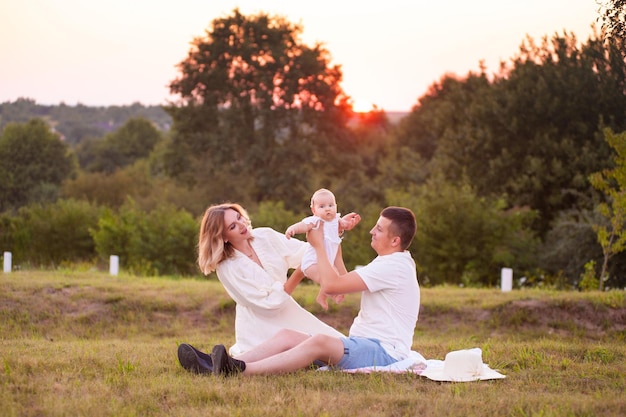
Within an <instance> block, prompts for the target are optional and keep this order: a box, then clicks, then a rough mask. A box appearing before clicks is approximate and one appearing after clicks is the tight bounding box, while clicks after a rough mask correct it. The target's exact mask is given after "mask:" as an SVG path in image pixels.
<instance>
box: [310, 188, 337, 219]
mask: <svg viewBox="0 0 626 417" xmlns="http://www.w3.org/2000/svg"><path fill="white" fill-rule="evenodd" d="M311 211H312V212H313V214H314V215H315V216H317V217H321V218H322V219H324V220H327V221H328V220H333V219H334V218H335V217H337V203H336V201H335V195H334V194H333V193H332V192H330V190H327V189H326V188H320V189H319V190H317V191H316V192H315V193H313V197H311Z"/></svg>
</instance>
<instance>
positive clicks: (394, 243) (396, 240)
mask: <svg viewBox="0 0 626 417" xmlns="http://www.w3.org/2000/svg"><path fill="white" fill-rule="evenodd" d="M399 244H400V236H395V237H394V238H393V239H391V246H394V247H395V246H398V245H399Z"/></svg>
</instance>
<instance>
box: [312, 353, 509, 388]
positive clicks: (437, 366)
mask: <svg viewBox="0 0 626 417" xmlns="http://www.w3.org/2000/svg"><path fill="white" fill-rule="evenodd" d="M454 354H461V355H463V356H464V357H466V358H467V361H470V363H467V361H465V360H463V362H464V363H461V364H459V363H456V364H454V365H455V366H453V368H456V370H457V371H461V374H458V373H457V374H456V375H455V376H449V375H447V374H446V369H445V363H446V362H445V361H443V360H439V359H426V358H424V356H422V355H421V354H420V353H419V352H416V351H411V353H410V354H409V356H408V357H407V358H406V359H404V360H401V361H398V362H395V363H392V364H391V365H387V366H366V367H363V368H357V369H343V370H342V371H343V372H348V373H352V374H356V373H363V374H369V373H372V372H390V373H396V374H403V373H413V374H417V375H422V374H423V375H422V376H425V377H427V378H430V379H433V380H435V381H450V382H468V381H477V380H487V379H502V378H506V376H505V375H502V374H501V373H499V372H497V371H495V370H493V369H491V368H489V365H487V364H485V363H482V359H479V358H481V357H482V352H481V350H480V349H479V348H473V349H465V350H463V351H453V352H450V353H449V355H454ZM468 355H475V356H476V357H474V358H471V359H470V358H469V356H468ZM447 356H448V355H446V360H447ZM457 357H459V356H457ZM472 363H473V365H472ZM449 366H450V365H449ZM328 369H330V368H329V367H328V366H324V367H322V368H320V370H328ZM426 369H428V371H427V372H424V371H426ZM453 371H454V369H453Z"/></svg>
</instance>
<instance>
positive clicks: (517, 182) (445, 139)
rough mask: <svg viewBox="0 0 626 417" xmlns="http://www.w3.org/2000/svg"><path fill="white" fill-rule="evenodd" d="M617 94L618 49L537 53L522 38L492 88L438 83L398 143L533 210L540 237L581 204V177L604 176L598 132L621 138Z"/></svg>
mask: <svg viewBox="0 0 626 417" xmlns="http://www.w3.org/2000/svg"><path fill="white" fill-rule="evenodd" d="M625 92H626V61H624V59H623V56H622V55H621V52H620V51H619V49H618V48H617V47H616V44H614V43H610V44H607V43H605V42H603V41H602V40H601V39H598V38H597V37H591V38H590V39H589V40H588V41H587V43H585V44H583V45H578V42H577V40H576V38H575V37H574V35H567V34H564V35H563V36H561V35H554V36H553V37H552V38H550V39H548V38H547V37H546V38H544V39H543V40H542V42H541V43H540V44H536V43H535V42H534V41H533V40H532V39H530V38H529V39H527V40H526V42H524V43H523V44H522V46H521V47H520V52H519V55H518V56H517V57H515V58H514V59H513V60H512V61H511V63H510V64H508V65H507V64H505V63H503V64H502V68H501V70H500V72H499V73H498V74H495V75H494V77H493V79H491V80H490V79H489V78H488V77H487V76H486V75H484V74H472V73H470V74H468V76H467V77H466V78H465V79H459V78H453V77H450V76H446V77H444V79H443V80H442V81H441V82H440V83H439V84H438V85H435V86H434V87H433V88H432V89H431V91H430V92H429V94H428V95H427V96H426V97H424V98H422V99H420V102H419V105H418V106H416V107H415V108H414V109H413V111H412V114H411V116H409V117H408V118H407V122H406V123H405V124H404V125H403V127H404V133H403V135H402V136H401V139H402V140H403V141H404V142H405V143H406V144H407V145H408V146H411V147H413V148H414V149H432V148H433V145H429V144H431V143H432V142H433V140H432V138H433V137H434V138H436V142H435V144H434V153H433V156H432V161H431V170H432V171H437V172H440V173H443V174H444V175H445V177H446V179H448V180H450V181H460V180H461V179H462V178H467V179H468V180H469V181H470V183H471V184H472V185H473V186H474V187H475V188H476V192H477V193H478V194H479V195H481V196H496V197H497V196H502V195H504V196H506V200H507V201H508V202H509V203H510V204H511V206H513V207H515V206H516V207H525V206H528V207H530V208H532V209H535V210H538V211H539V214H540V216H538V217H537V219H536V223H535V225H534V228H535V230H536V231H537V232H539V233H540V236H541V237H545V235H546V233H547V231H548V230H549V229H550V227H551V224H552V221H553V220H554V219H555V218H556V216H557V213H558V212H559V211H561V210H566V209H570V208H572V207H574V206H576V205H578V204H582V203H583V201H582V200H580V199H579V198H578V196H579V195H581V194H585V193H587V192H588V191H589V190H590V188H591V187H590V185H589V182H588V179H587V178H588V176H589V174H591V173H592V172H596V171H598V170H601V169H603V168H605V167H606V166H607V161H608V155H609V147H608V145H607V144H606V142H605V141H604V140H603V139H602V137H601V135H600V134H599V131H598V129H599V126H608V127H612V128H614V129H616V130H619V131H621V130H623V129H625V128H626V119H625V118H624V114H625V112H626V94H625ZM426 145H429V146H426ZM426 155H427V153H424V156H426ZM583 208H584V207H583ZM588 208H591V207H588Z"/></svg>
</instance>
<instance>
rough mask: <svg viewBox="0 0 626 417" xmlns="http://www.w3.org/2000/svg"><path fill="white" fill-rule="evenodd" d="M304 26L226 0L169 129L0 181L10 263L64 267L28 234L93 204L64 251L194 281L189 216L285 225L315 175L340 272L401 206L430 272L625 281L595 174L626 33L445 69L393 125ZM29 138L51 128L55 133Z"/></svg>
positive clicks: (423, 273) (120, 135)
mask: <svg viewBox="0 0 626 417" xmlns="http://www.w3.org/2000/svg"><path fill="white" fill-rule="evenodd" d="M301 32H302V27H300V26H299V25H296V24H293V23H291V22H289V21H287V20H285V19H284V18H282V17H279V16H270V15H267V14H265V13H259V14H256V15H250V16H246V15H243V14H241V13H240V12H239V11H238V10H237V9H235V10H234V11H233V12H232V13H231V14H229V15H227V16H224V17H221V18H217V19H215V20H214V21H213V22H212V24H211V26H210V27H209V28H208V29H207V31H206V33H205V35H204V36H203V37H198V38H196V39H194V40H193V42H192V46H191V48H190V50H189V52H188V55H187V57H186V58H185V59H184V60H183V61H181V62H180V63H179V65H178V68H179V73H178V76H177V78H176V79H174V80H172V82H171V84H170V89H171V92H172V93H173V94H174V95H175V96H176V97H178V100H176V101H175V102H173V103H171V104H170V105H168V106H166V107H164V109H163V110H164V111H165V112H167V114H168V115H169V117H170V118H171V122H172V124H171V128H170V129H169V130H167V131H163V130H160V129H159V128H158V126H156V125H155V124H154V122H152V121H150V120H149V119H147V118H145V117H139V118H131V119H127V120H126V122H125V123H124V124H123V125H121V126H120V127H119V128H117V129H116V130H114V131H111V132H109V133H106V134H103V135H101V136H99V137H92V138H89V139H86V140H83V141H81V142H80V143H76V144H70V143H67V142H65V143H64V144H63V146H64V148H63V149H64V150H63V152H62V153H57V154H56V156H55V158H56V159H57V160H59V161H65V162H64V164H66V165H67V166H69V167H73V168H72V169H69V170H68V172H66V173H64V174H63V175H62V177H63V178H62V179H50V178H44V177H41V178H43V179H39V177H37V176H36V175H35V171H36V170H34V169H33V172H32V173H31V174H28V175H32V177H31V178H33V180H32V181H30V183H29V182H28V181H18V182H14V188H16V189H20V187H21V186H22V185H23V189H21V190H20V192H21V194H20V195H21V197H20V198H19V199H18V198H16V197H14V195H16V194H15V193H13V194H11V193H9V192H7V191H6V189H7V187H2V186H0V193H1V194H0V203H1V207H2V210H3V211H4V214H3V215H2V223H0V227H2V235H1V236H2V237H0V243H2V244H3V247H5V248H6V247H8V248H10V247H16V246H19V245H18V243H17V242H22V243H20V244H21V245H23V246H22V247H23V248H25V249H24V251H23V252H20V251H16V253H17V255H16V256H15V257H16V259H17V260H18V261H19V260H22V261H24V262H32V263H48V264H57V263H59V262H61V261H63V260H62V259H59V258H58V257H50V258H46V259H37V258H36V257H35V256H34V255H32V254H30V251H29V250H28V249H27V248H28V247H29V246H28V243H27V242H28V237H24V236H23V235H25V234H26V233H25V232H24V233H23V235H20V236H22V237H20V238H19V239H18V235H19V230H26V229H27V228H26V226H25V224H26V223H27V220H26V219H32V218H34V217H33V216H35V217H36V216H37V215H39V216H48V217H50V218H54V217H55V216H54V215H53V214H52V213H47V214H44V213H45V210H57V211H63V210H65V211H68V210H69V211H72V210H74V211H81V212H82V211H85V212H86V213H85V214H84V216H83V218H85V219H91V220H90V221H91V223H89V221H87V220H85V225H84V226H82V225H80V227H79V225H77V226H76V227H74V228H73V231H72V232H76V233H78V232H79V230H83V232H82V233H86V235H87V236H89V237H90V239H91V246H90V247H91V249H90V251H91V252H89V255H88V256H87V255H85V254H82V255H80V256H78V255H76V256H75V257H73V260H74V261H76V260H77V259H85V258H90V257H91V258H98V257H99V258H100V259H101V260H102V259H107V258H108V255H110V254H111V253H112V252H117V253H122V254H123V257H122V264H123V262H124V260H126V261H127V264H132V265H133V266H132V268H134V269H135V270H138V271H139V270H145V271H153V272H155V273H181V274H191V273H196V269H194V260H195V247H194V245H193V242H194V240H195V238H196V237H195V234H196V233H197V230H195V229H197V226H198V218H199V216H201V214H202V213H203V211H204V209H205V208H206V207H207V206H208V205H210V204H213V203H220V202H223V201H237V202H240V203H242V204H243V205H244V206H245V207H246V208H248V210H249V211H250V213H251V214H252V217H253V224H254V225H255V226H270V227H274V228H276V229H277V230H279V231H282V230H284V228H285V227H286V226H287V225H288V224H290V222H292V221H295V220H297V219H299V218H300V217H302V216H304V215H307V214H308V200H309V198H310V195H311V194H312V193H313V191H315V190H316V189H317V188H320V187H326V188H329V189H331V190H333V192H334V193H335V195H336V196H337V199H338V204H339V208H340V211H341V212H343V213H347V212H349V211H356V212H359V213H361V215H362V217H363V222H362V224H361V225H359V226H358V227H357V228H356V230H353V231H351V232H349V233H348V234H347V237H346V238H345V239H346V241H345V245H344V255H345V258H346V264H347V265H348V266H349V267H354V266H356V265H359V264H362V263H365V262H367V261H368V260H369V259H371V257H372V256H373V255H374V253H373V252H372V250H371V248H369V235H368V232H369V227H370V226H371V225H372V224H373V223H374V222H375V220H376V218H377V217H378V213H379V211H380V209H381V208H382V207H384V206H386V205H390V204H394V205H404V206H407V207H410V208H412V209H413V210H414V211H415V213H416V214H417V217H418V233H417V236H416V239H415V243H414V244H413V245H412V247H411V250H412V251H413V252H414V255H415V258H416V259H417V262H418V268H419V272H420V280H421V282H423V283H425V284H426V285H429V284H432V285H436V284H442V283H450V284H459V285H477V286H492V285H496V284H497V283H498V282H499V273H500V272H499V271H500V269H501V268H502V267H511V268H513V269H514V271H515V275H516V277H517V281H516V282H517V285H549V286H555V287H568V288H572V287H577V286H579V284H580V281H581V277H582V276H583V275H584V276H585V277H589V275H590V274H591V275H593V274H595V276H599V275H600V274H602V276H601V278H599V279H600V282H602V283H604V284H605V285H606V286H607V287H611V288H615V287H624V286H625V285H626V264H625V263H624V261H626V257H625V256H624V255H623V253H622V252H621V251H617V250H615V249H616V247H615V246H613V252H614V253H613V252H612V253H611V256H610V258H609V259H610V262H608V261H607V262H604V260H605V258H606V253H607V252H606V250H607V247H606V245H604V244H603V242H602V240H601V239H600V240H599V238H598V236H599V234H598V231H599V230H604V229H602V228H603V227H605V228H606V227H608V226H607V225H610V222H611V220H614V219H613V218H611V216H610V212H609V216H608V217H607V215H606V214H607V210H604V209H602V207H605V206H606V205H609V206H610V205H611V204H613V202H614V201H615V195H616V194H611V193H608V192H607V189H606V188H604V189H603V188H602V187H601V186H599V185H598V184H597V183H596V184H595V185H594V184H592V183H591V182H590V176H592V174H594V173H599V172H604V171H605V170H610V169H617V170H619V169H620V162H619V158H617V159H616V158H613V155H614V154H615V151H616V149H617V148H616V147H615V144H614V143H613V142H611V140H609V138H610V137H611V138H612V137H617V138H618V141H619V140H624V139H623V135H621V134H620V133H619V132H624V131H626V54H625V51H626V44H625V42H624V39H623V38H621V37H619V36H613V37H611V38H607V37H603V33H602V32H600V33H595V34H594V35H592V36H591V37H590V38H589V39H587V40H586V41H582V42H581V41H578V40H577V39H576V37H575V36H574V35H573V34H571V33H567V32H564V33H562V34H558V33H557V34H554V35H552V36H551V37H548V36H546V37H544V38H543V39H541V40H540V41H539V42H537V41H535V40H533V39H531V38H527V39H525V40H524V41H523V42H522V44H521V45H520V49H519V52H518V53H517V54H516V55H515V56H514V57H513V58H511V60H510V61H508V62H503V63H502V64H501V67H500V70H499V71H498V72H496V73H493V74H488V73H487V72H486V70H485V69H484V68H482V67H479V69H478V71H475V72H474V71H472V72H469V73H468V74H466V75H464V76H459V75H450V74H447V75H444V76H443V77H442V78H441V79H439V80H437V81H435V82H434V83H433V84H432V85H431V86H430V88H429V90H428V91H427V93H426V94H424V95H423V96H421V97H419V98H417V100H416V104H415V106H414V107H413V108H412V109H411V111H410V113H409V114H408V116H406V117H405V118H404V119H402V120H401V121H400V122H399V123H398V124H392V123H390V122H389V119H388V117H387V115H386V114H385V112H384V111H383V110H379V109H373V110H372V111H370V112H369V113H367V114H355V113H354V112H353V111H352V108H351V101H350V97H349V96H348V95H347V94H346V93H345V92H344V91H343V90H342V88H341V81H342V71H341V67H340V66H338V65H334V64H331V55H330V52H329V51H328V50H327V49H326V48H325V46H324V45H323V44H314V45H307V44H304V43H303V42H302V41H301V39H300V35H301ZM42 123H43V122H41V121H26V122H22V123H17V124H9V125H7V126H5V127H4V129H3V131H2V136H1V137H0V158H3V155H12V153H11V152H13V147H14V146H15V145H14V144H13V143H14V142H15V140H13V139H11V137H13V136H16V134H15V132H14V131H15V130H20V129H22V130H27V131H30V132H31V133H32V135H26V136H29V137H30V136H33V135H35V132H34V129H35V125H37V126H39V129H40V130H41V126H42ZM613 132H615V133H613ZM37 135H40V136H46V135H48V136H46V137H48V139H49V140H53V139H50V137H49V135H53V134H51V133H50V132H49V131H48V132H46V135H44V133H43V132H39V131H38V133H37ZM53 136H54V135H53ZM24 137H25V136H24ZM7 138H8V139H7ZM24 141H25V140H24ZM57 142H58V139H57ZM33 146H35V145H33ZM3 149H4V150H3ZM7 149H8V150H7ZM13 154H15V153H13ZM61 154H62V155H61ZM7 158H8V159H7V160H6V161H8V160H9V159H10V158H11V157H10V156H7ZM0 161H2V166H3V167H4V164H5V160H4V159H0ZM7 163H8V162H7ZM38 164H41V162H33V164H26V166H29V165H34V166H37V165H38ZM7 166H10V165H7ZM23 166H24V164H17V166H15V167H14V168H11V169H10V170H8V171H7V170H4V171H0V174H1V175H3V176H4V175H8V173H7V172H11V175H13V176H15V175H17V173H18V172H19V171H20V169H22V168H23ZM30 169H31V168H29V172H30ZM28 175H27V174H24V176H25V177H28ZM7 178H8V177H7ZM2 183H4V181H3V182H2ZM7 184H10V182H7ZM29 184H30V185H29ZM32 184H35V185H32ZM42 184H47V185H46V186H45V187H43V190H42V187H41V185H42ZM38 187H39V188H38ZM44 191H45V192H44ZM64 201H65V202H67V201H71V202H72V203H68V204H73V205H74V206H72V209H71V210H70V209H69V208H68V207H65V208H63V207H62V206H60V204H61V202H64ZM83 203H85V204H87V205H81V204H83ZM602 204H604V205H605V206H603V205H602ZM598 208H599V209H598ZM37 210H42V211H41V212H37ZM163 210H165V211H163ZM168 210H169V211H168ZM87 212H89V213H91V214H88V213H87ZM36 213H39V214H36ZM29 216H30V217H29ZM75 218H80V216H76V217H75ZM19 222H22V223H21V226H20V227H18V226H17V224H18V223H19ZM159 222H165V223H171V224H172V225H174V224H176V225H177V227H178V228H180V230H176V231H175V230H173V229H172V228H171V227H169V225H167V226H166V225H160V224H159ZM33 223H34V221H33ZM29 233H31V234H30V235H29V236H30V238H31V239H34V237H33V236H34V235H37V234H38V233H35V232H33V231H31V232H29ZM153 235H154V236H153ZM158 236H160V238H159V237H158ZM168 237H171V239H168ZM20 239H21V240H20ZM76 241H77V242H78V241H81V240H80V239H79V238H77V239H76ZM190 242H191V243H190ZM149 248H152V249H149ZM179 249H182V250H179ZM66 253H68V254H69V253H83V252H80V251H77V250H76V251H72V250H69V249H68V250H67V251H66ZM40 254H41V252H40ZM40 254H39V255H38V256H41V255H40ZM68 256H69V255H68ZM166 259H169V261H166ZM176 259H179V260H180V263H179V264H176ZM182 259H185V261H182ZM590 261H594V262H595V264H594V265H597V266H598V267H597V268H598V269H597V270H594V271H591V272H590V269H589V265H590V264H589V262H590ZM183 265H186V266H183ZM585 265H587V269H585ZM601 269H602V271H601Z"/></svg>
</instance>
